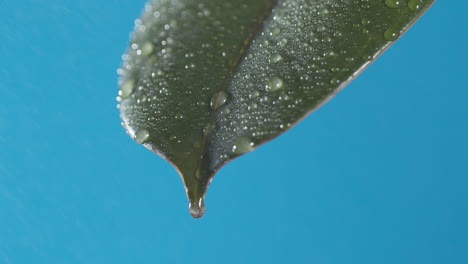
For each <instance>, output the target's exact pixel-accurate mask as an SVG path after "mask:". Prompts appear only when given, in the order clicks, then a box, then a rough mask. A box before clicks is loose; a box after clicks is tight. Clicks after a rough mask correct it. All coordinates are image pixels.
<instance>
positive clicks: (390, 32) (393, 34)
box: [384, 28, 400, 41]
mask: <svg viewBox="0 0 468 264" xmlns="http://www.w3.org/2000/svg"><path fill="white" fill-rule="evenodd" d="M399 36H400V33H399V32H398V31H397V30H395V29H393V28H389V29H387V30H386V31H385V33H384V37H385V39H386V40H388V41H393V40H396V39H397V38H398V37H399Z"/></svg>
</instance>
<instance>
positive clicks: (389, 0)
mask: <svg viewBox="0 0 468 264" xmlns="http://www.w3.org/2000/svg"><path fill="white" fill-rule="evenodd" d="M385 4H386V5H387V6H388V7H390V8H398V7H400V6H401V0H385Z"/></svg>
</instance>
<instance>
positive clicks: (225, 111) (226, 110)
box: [222, 108, 231, 115]
mask: <svg viewBox="0 0 468 264" xmlns="http://www.w3.org/2000/svg"><path fill="white" fill-rule="evenodd" d="M222 113H223V115H229V113H231V109H229V108H224V109H223V111H222Z"/></svg>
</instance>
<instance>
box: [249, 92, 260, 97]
mask: <svg viewBox="0 0 468 264" xmlns="http://www.w3.org/2000/svg"><path fill="white" fill-rule="evenodd" d="M259 95H260V92H259V91H253V92H251V93H250V94H249V98H250V99H253V98H257V97H258V96H259Z"/></svg>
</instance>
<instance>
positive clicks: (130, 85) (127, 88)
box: [120, 79, 135, 99]
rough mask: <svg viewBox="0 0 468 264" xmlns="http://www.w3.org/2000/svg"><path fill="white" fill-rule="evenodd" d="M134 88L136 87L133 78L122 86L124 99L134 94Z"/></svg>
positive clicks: (121, 92)
mask: <svg viewBox="0 0 468 264" xmlns="http://www.w3.org/2000/svg"><path fill="white" fill-rule="evenodd" d="M134 88H135V80H133V79H130V80H126V81H125V82H124V83H122V85H121V86H120V97H121V98H122V99H125V98H128V97H129V96H130V95H131V94H132V92H133V89H134Z"/></svg>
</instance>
